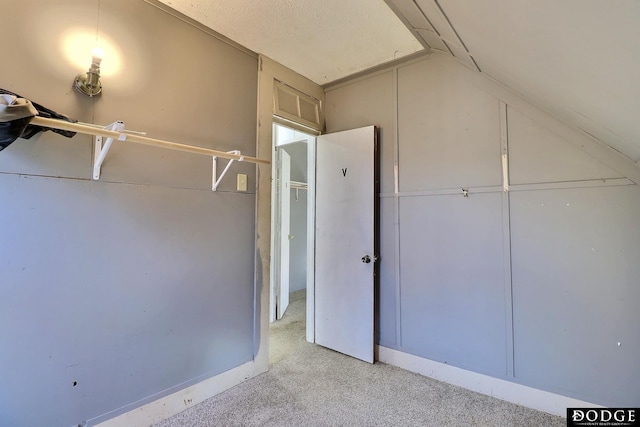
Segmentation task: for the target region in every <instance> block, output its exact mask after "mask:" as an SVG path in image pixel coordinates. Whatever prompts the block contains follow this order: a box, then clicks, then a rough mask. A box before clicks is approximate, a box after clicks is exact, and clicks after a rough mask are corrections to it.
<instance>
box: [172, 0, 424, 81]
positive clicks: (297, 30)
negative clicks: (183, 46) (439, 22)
mask: <svg viewBox="0 0 640 427" xmlns="http://www.w3.org/2000/svg"><path fill="white" fill-rule="evenodd" d="M160 2H162V3H164V4H166V5H168V6H170V7H172V8H173V9H175V10H177V11H179V12H181V13H183V14H185V15H187V16H189V17H190V18H192V19H194V20H196V21H198V22H200V23H202V24H204V25H205V26H207V27H209V28H211V29H213V30H215V31H216V32H218V33H220V34H222V35H224V36H226V37H228V38H230V39H232V40H233V41H235V42H237V43H239V44H241V45H243V46H244V47H246V48H248V49H250V50H252V51H254V52H257V53H261V54H264V55H266V56H268V57H269V58H271V59H273V60H275V61H277V62H279V63H281V64H283V65H285V66H287V67H289V68H291V69H293V70H294V71H296V72H298V73H299V74H302V75H303V76H305V77H307V78H309V79H311V80H313V81H314V82H316V83H318V84H321V85H322V84H325V83H329V82H331V81H335V80H337V79H340V78H342V77H345V76H348V75H350V74H353V73H356V72H358V71H362V70H365V69H367V68H370V67H373V66H375V65H379V64H381V63H385V62H389V61H392V60H394V59H397V58H401V57H403V56H406V55H409V54H411V53H414V52H416V51H419V50H422V49H423V46H422V45H421V44H420V43H419V42H418V41H417V40H416V39H415V37H414V36H413V35H412V34H411V32H410V31H409V30H408V29H407V28H406V27H405V26H404V25H403V24H402V22H401V21H400V19H399V18H398V17H397V16H396V15H395V14H394V13H393V12H392V11H391V9H389V7H388V6H387V5H386V4H385V2H384V1H383V0H215V1H206V0H160Z"/></svg>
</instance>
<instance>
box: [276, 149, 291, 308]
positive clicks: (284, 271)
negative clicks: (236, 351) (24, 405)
mask: <svg viewBox="0 0 640 427" xmlns="http://www.w3.org/2000/svg"><path fill="white" fill-rule="evenodd" d="M278 151H279V153H280V169H279V174H278V183H279V186H278V189H279V192H280V198H279V199H280V238H279V240H280V258H279V260H280V266H279V268H278V272H279V274H278V286H277V288H276V289H277V291H276V292H277V293H278V297H277V304H276V310H277V313H276V316H277V318H278V319H282V316H284V312H285V311H286V310H287V307H289V248H290V246H291V245H290V242H289V237H290V234H291V156H290V155H289V153H287V152H286V151H285V150H283V149H282V148H280V149H279V150H278Z"/></svg>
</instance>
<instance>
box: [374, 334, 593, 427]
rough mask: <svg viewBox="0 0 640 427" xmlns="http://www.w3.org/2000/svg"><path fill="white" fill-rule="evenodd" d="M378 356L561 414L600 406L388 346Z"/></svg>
mask: <svg viewBox="0 0 640 427" xmlns="http://www.w3.org/2000/svg"><path fill="white" fill-rule="evenodd" d="M378 360H379V361H380V362H383V363H387V364H389V365H394V366H397V367H399V368H402V369H406V370H407V371H411V372H415V373H417V374H420V375H424V376H426V377H429V378H433V379H435V380H438V381H443V382H446V383H449V384H453V385H456V386H459V387H463V388H466V389H468V390H471V391H475V392H478V393H482V394H486V395H488V396H492V397H495V398H498V399H501V400H504V401H507V402H511V403H515V404H518V405H521V406H526V407H528V408H532V409H537V410H539V411H544V412H547V413H549V414H553V415H560V416H562V417H566V416H567V408H601V407H602V406H600V405H596V404H594V403H589V402H585V401H582V400H578V399H573V398H571V397H566V396H562V395H559V394H555V393H550V392H548V391H544V390H539V389H536V388H532V387H527V386H524V385H522V384H517V383H512V382H509V381H505V380H501V379H499V378H494V377H490V376H488V375H483V374H479V373H477V372H472V371H467V370H465V369H460V368H456V367H455V366H451V365H446V364H444V363H440V362H434V361H433V360H429V359H424V358H422V357H418V356H414V355H411V354H408V353H403V352H401V351H398V350H393V349H391V348H388V347H382V346H380V347H378Z"/></svg>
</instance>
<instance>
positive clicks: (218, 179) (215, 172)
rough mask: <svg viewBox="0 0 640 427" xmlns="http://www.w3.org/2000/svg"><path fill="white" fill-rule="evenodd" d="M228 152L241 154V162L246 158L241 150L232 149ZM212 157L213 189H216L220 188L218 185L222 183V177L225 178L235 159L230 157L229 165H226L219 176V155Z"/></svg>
mask: <svg viewBox="0 0 640 427" xmlns="http://www.w3.org/2000/svg"><path fill="white" fill-rule="evenodd" d="M227 153H228V154H235V155H237V156H240V158H239V159H238V161H239V162H241V161H243V160H244V157H243V156H242V153H240V150H231V151H227ZM212 159H213V165H212V172H211V191H216V190H217V189H218V185H220V182H221V181H222V178H224V176H225V175H226V173H227V171H228V170H229V168H230V167H231V165H232V164H233V162H234V159H229V162H228V163H227V166H225V168H224V169H223V170H222V173H221V174H220V176H219V177H218V157H217V156H213V157H212Z"/></svg>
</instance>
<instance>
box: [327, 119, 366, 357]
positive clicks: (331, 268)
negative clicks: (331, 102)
mask: <svg viewBox="0 0 640 427" xmlns="http://www.w3.org/2000/svg"><path fill="white" fill-rule="evenodd" d="M376 134H377V132H376V128H375V127H374V126H370V127H366V128H361V129H354V130H350V131H345V132H338V133H334V134H328V135H322V136H320V137H318V139H317V145H316V150H317V151H316V152H317V157H316V236H315V239H316V240H315V242H316V267H315V268H316V270H315V271H316V277H315V341H316V343H317V344H320V345H322V346H324V347H328V348H331V349H333V350H336V351H339V352H341V353H344V354H347V355H349V356H352V357H355V358H358V359H361V360H364V361H366V362H370V363H373V338H374V331H373V322H374V314H373V310H374V307H373V302H374V301H373V295H374V273H375V261H376V239H375V234H376V230H375V228H376V216H375V212H376V206H377V203H376V197H377V194H376V192H377V183H376V180H377V169H376V155H377V154H376V145H377V142H376Z"/></svg>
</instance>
